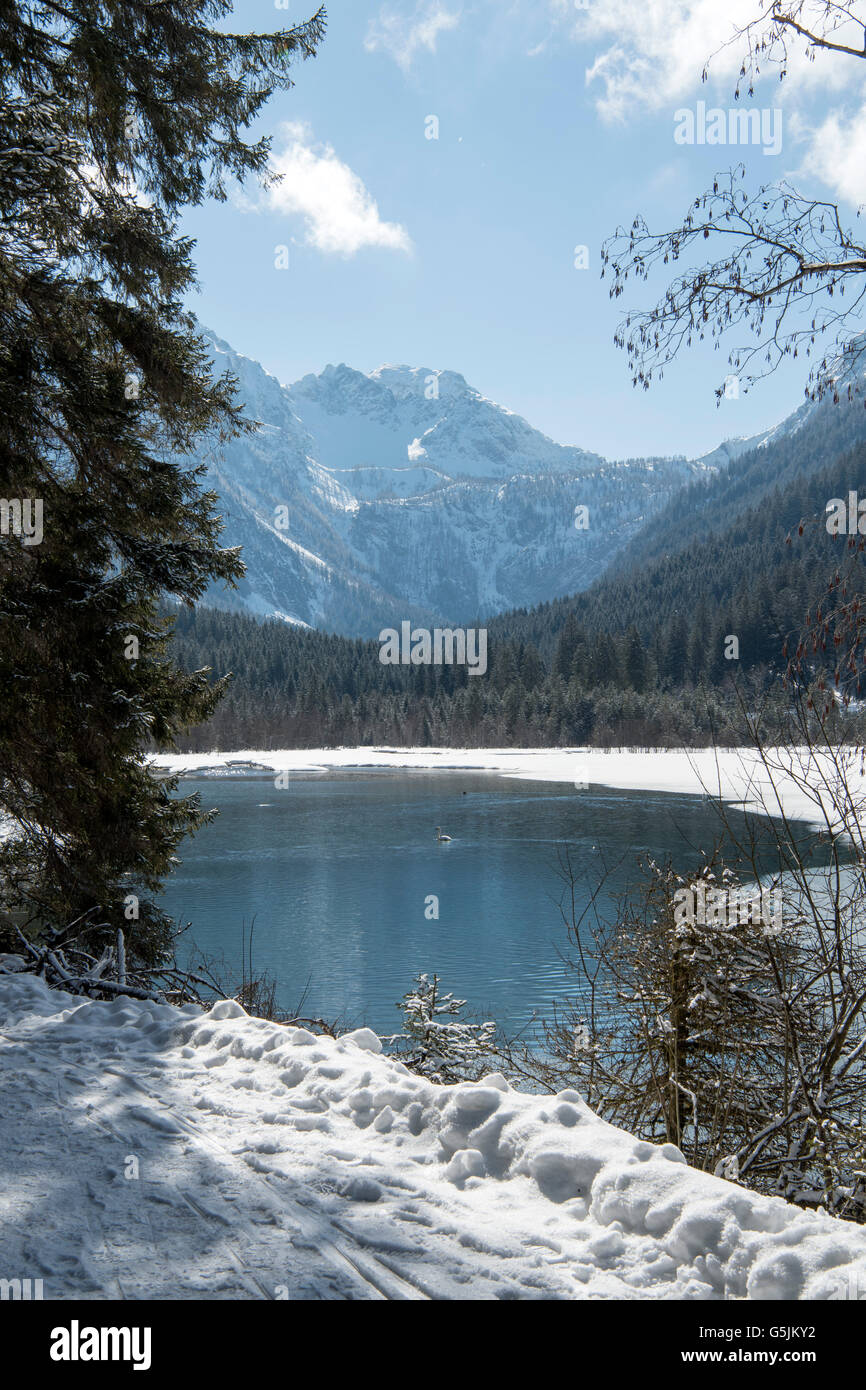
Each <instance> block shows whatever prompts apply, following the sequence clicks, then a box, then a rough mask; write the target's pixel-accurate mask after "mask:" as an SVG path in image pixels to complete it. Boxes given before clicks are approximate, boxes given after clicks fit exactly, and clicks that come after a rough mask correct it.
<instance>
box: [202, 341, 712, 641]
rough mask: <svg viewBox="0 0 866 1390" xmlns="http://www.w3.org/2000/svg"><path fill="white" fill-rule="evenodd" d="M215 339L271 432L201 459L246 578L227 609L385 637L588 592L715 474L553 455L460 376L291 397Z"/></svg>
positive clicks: (401, 376)
mask: <svg viewBox="0 0 866 1390" xmlns="http://www.w3.org/2000/svg"><path fill="white" fill-rule="evenodd" d="M206 336H207V337H208V339H209V340H210V341H211V343H212V350H213V357H214V362H215V365H216V368H217V370H218V371H220V372H223V371H226V370H228V371H231V372H232V373H233V374H234V375H235V376H237V378H238V381H239V385H240V392H239V394H240V398H241V400H242V401H243V402H244V404H245V412H246V414H247V416H248V417H250V418H251V419H253V420H255V421H257V422H258V427H257V429H256V431H255V433H254V434H252V435H247V436H245V437H243V438H241V439H237V440H234V441H232V442H231V443H229V444H228V445H225V446H219V447H217V446H208V447H207V448H206V449H204V450H203V457H204V458H205V460H206V461H207V464H208V470H209V475H210V476H209V483H210V485H212V486H213V487H214V488H215V490H216V491H217V492H218V493H219V496H220V499H221V507H222V511H223V514H224V516H225V519H226V532H225V536H224V541H225V544H227V545H242V546H243V554H244V560H245V562H246V565H247V575H246V579H245V580H244V581H243V583H242V585H241V586H240V588H239V589H238V590H237V591H235V592H234V593H230V592H227V591H226V590H224V589H220V590H215V591H212V592H211V594H209V596H208V601H209V602H213V603H216V604H218V605H219V606H222V607H230V608H240V609H243V610H245V611H247V612H252V613H259V614H277V615H279V616H281V617H283V618H285V619H286V620H287V621H290V622H295V623H304V624H309V625H310V626H314V627H320V628H325V629H329V630H332V631H336V632H340V633H344V634H347V635H353V636H371V635H376V634H377V633H378V632H379V630H380V629H381V628H382V627H383V626H385V625H393V624H395V623H398V622H400V621H401V620H403V619H407V618H408V619H411V620H413V621H415V622H424V623H427V624H428V625H430V624H433V623H441V622H443V621H446V622H452V623H456V622H464V623H465V622H470V621H471V620H472V619H474V618H476V617H488V616H491V615H493V614H495V613H499V612H503V611H505V610H507V609H509V608H514V607H522V606H524V605H531V604H536V603H539V602H541V601H543V600H546V599H552V598H554V597H557V596H560V595H563V594H568V593H574V592H576V591H578V590H580V589H583V588H585V587H586V586H587V585H588V584H590V583H591V582H592V581H593V580H594V579H595V578H596V577H597V576H598V575H599V574H600V573H601V572H602V571H603V570H604V569H605V568H606V567H607V565H608V564H609V562H610V561H611V559H613V558H614V556H615V555H616V554H617V553H618V552H619V550H620V549H621V548H622V546H623V545H625V543H626V542H627V541H628V540H629V539H630V538H631V537H632V536H633V535H634V534H635V532H636V531H637V530H638V529H639V528H640V527H641V526H642V525H643V524H644V523H645V522H646V521H647V519H648V518H649V517H651V516H653V515H654V514H655V513H656V512H657V511H658V510H659V509H660V508H661V507H662V506H663V505H664V504H665V503H666V502H667V501H669V499H670V497H671V496H672V494H673V493H674V492H675V491H676V490H677V489H678V488H679V487H681V486H682V485H683V483H685V482H687V481H689V480H690V479H691V478H693V477H694V476H695V475H696V474H698V473H701V472H704V471H706V465H704V464H703V463H688V462H686V461H685V460H683V459H648V460H637V461H629V462H628V463H610V462H607V461H606V460H604V459H602V458H600V457H599V456H598V455H596V454H591V453H587V452H586V450H583V449H579V448H574V447H566V446H563V445H561V444H557V443H555V442H554V441H553V440H552V439H549V438H548V437H547V436H546V435H544V434H542V433H540V432H539V431H538V430H535V429H533V428H532V426H531V425H529V424H528V423H527V422H526V420H524V419H522V418H521V416H519V415H515V414H513V413H512V412H511V411H509V410H506V409H504V408H503V407H502V406H499V405H496V404H495V403H494V402H493V401H490V400H488V399H487V398H486V397H484V396H482V395H481V394H480V393H479V392H478V391H476V390H474V389H473V388H472V387H471V386H469V385H468V383H467V382H466V381H465V379H464V378H463V377H462V376H461V375H460V374H459V373H458V372H450V371H434V370H432V369H428V368H424V367H420V368H412V367H404V366H387V367H381V368H379V370H378V371H374V372H371V373H369V374H368V375H365V374H364V373H362V372H358V371H354V370H353V369H352V368H350V367H347V366H342V365H341V366H337V367H333V366H329V367H326V368H325V370H324V371H323V372H322V373H321V374H320V375H318V376H313V375H310V376H306V377H304V378H302V380H300V381H298V382H296V383H295V384H294V385H291V386H281V385H280V383H279V382H278V381H277V380H276V378H275V377H273V376H271V375H269V373H268V372H266V371H265V370H264V368H263V367H261V366H260V365H259V364H258V363H257V362H254V361H252V360H251V359H250V358H246V357H242V356H241V355H239V354H238V353H236V352H235V351H234V350H233V349H232V348H231V347H230V346H229V345H228V343H226V342H224V341H222V340H221V339H220V338H218V337H216V335H215V334H212V333H210V332H207V331H206ZM577 507H585V508H587V509H588V517H587V518H586V522H587V524H586V526H585V528H584V527H580V528H579V527H578V526H577V525H576V524H575V508H577ZM582 519H583V518H579V520H582Z"/></svg>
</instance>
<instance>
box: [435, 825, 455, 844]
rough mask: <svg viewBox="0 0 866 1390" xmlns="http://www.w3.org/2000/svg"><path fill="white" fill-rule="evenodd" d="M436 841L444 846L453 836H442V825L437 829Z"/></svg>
mask: <svg viewBox="0 0 866 1390" xmlns="http://www.w3.org/2000/svg"><path fill="white" fill-rule="evenodd" d="M436 839H437V840H438V841H439V843H440V845H444V843H445V841H446V840H448V841H450V839H451V836H450V835H443V834H442V827H441V825H437V827H436Z"/></svg>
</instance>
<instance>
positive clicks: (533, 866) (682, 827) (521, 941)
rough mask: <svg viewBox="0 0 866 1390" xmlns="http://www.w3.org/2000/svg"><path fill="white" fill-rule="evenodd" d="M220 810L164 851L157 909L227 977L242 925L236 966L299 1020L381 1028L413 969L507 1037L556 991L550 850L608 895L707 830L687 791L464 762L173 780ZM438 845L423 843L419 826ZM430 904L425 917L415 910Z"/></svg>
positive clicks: (703, 811)
mask: <svg viewBox="0 0 866 1390" xmlns="http://www.w3.org/2000/svg"><path fill="white" fill-rule="evenodd" d="M193 791H197V792H199V793H200V794H201V798H202V805H203V806H205V807H211V806H214V807H218V808H219V811H220V815H219V817H218V818H217V820H216V821H215V822H214V823H213V824H212V825H209V826H206V827H204V829H202V830H201V831H200V832H199V834H198V835H197V836H196V837H195V839H193V840H190V841H186V842H185V844H184V846H183V848H182V857H183V863H182V865H181V866H180V867H179V868H178V869H177V871H176V872H175V874H174V875H173V876H172V878H171V880H170V881H169V883H168V885H167V888H166V891H165V894H164V897H163V906H164V907H165V909H166V910H167V911H168V912H170V913H171V914H172V915H173V916H174V917H176V918H179V919H182V920H184V921H186V920H190V921H191V922H192V924H193V925H192V929H191V932H190V933H189V938H191V940H190V941H189V945H188V946H187V947H186V948H185V952H182V953H181V955H182V958H184V956H186V958H188V954H189V950H190V949H191V947H192V946H194V947H195V948H197V949H198V950H199V951H201V952H203V953H205V954H206V955H208V956H222V957H224V958H225V960H226V962H227V963H228V964H229V965H230V966H231V967H232V968H233V969H234V970H235V972H236V974H237V975H238V976H239V975H240V964H241V949H242V947H241V941H242V929H243V923H244V922H246V924H247V926H248V925H249V923H250V921H251V919H252V918H255V934H254V938H253V964H254V969H255V972H256V973H259V972H262V971H268V972H270V973H272V974H273V975H274V976H275V977H276V979H277V982H278V986H279V989H278V998H279V1000H280V1002H281V1004H282V1005H283V1006H284V1007H286V1008H287V1009H292V1010H293V1009H295V1008H296V1007H297V1004H298V1002H299V1000H300V998H301V996H302V994H303V993H304V991H305V989H306V991H307V993H306V1000H305V1003H304V1008H303V1012H304V1014H306V1015H307V1016H320V1017H324V1018H327V1019H334V1018H340V1019H341V1020H342V1021H343V1022H346V1023H348V1024H349V1025H351V1026H360V1025H361V1024H363V1023H366V1024H369V1025H370V1026H371V1027H372V1028H375V1029H376V1030H377V1031H379V1032H385V1033H389V1032H394V1031H396V1030H397V1029H398V1028H399V1023H400V1015H399V1012H398V1010H397V1009H396V1008H395V1004H396V1001H397V1000H398V999H400V998H401V996H402V995H403V994H404V993H405V992H406V990H407V989H408V988H409V986H410V984H411V982H412V979H413V977H414V976H415V975H416V974H417V973H418V972H419V971H422V970H423V971H426V972H427V973H428V974H432V973H433V972H434V971H435V972H437V973H438V974H439V975H440V977H441V979H442V982H443V986H444V987H445V988H446V989H448V990H451V991H453V992H454V993H455V994H456V995H458V996H459V997H461V998H465V999H467V1000H468V1001H469V1006H470V1008H471V1009H472V1010H473V1011H477V1012H478V1013H480V1014H483V1015H484V1017H486V1018H495V1019H497V1021H499V1022H500V1023H501V1024H503V1025H504V1026H506V1027H507V1028H508V1029H510V1030H514V1029H517V1028H521V1027H523V1026H525V1025H527V1024H529V1023H530V1020H531V1019H532V1017H533V1013H534V1012H536V1013H537V1014H539V1015H541V1016H544V1015H549V1014H550V1012H551V1008H552V1005H553V1003H554V1001H557V1000H560V1001H561V1000H562V999H564V998H566V997H568V995H569V993H573V992H574V977H573V976H572V975H570V974H569V972H568V970H567V968H566V966H565V964H564V962H563V960H562V958H561V956H560V952H561V951H563V950H565V949H566V948H567V937H566V932H565V928H564V926H563V923H562V918H561V916H560V911H559V907H558V903H559V901H560V899H561V898H562V893H563V884H562V882H561V880H560V879H559V878H558V876H557V858H558V853H561V852H562V850H563V848H564V847H565V846H566V845H567V846H568V847H569V853H570V855H571V857H572V860H573V863H574V866H575V868H576V869H577V870H578V871H579V872H580V873H581V874H584V875H585V876H586V878H585V882H584V886H583V889H582V893H583V897H584V900H585V899H586V896H588V893H589V891H590V885H591V884H593V883H595V882H596V881H597V879H598V876H599V874H600V873H601V870H602V864H606V865H607V866H608V867H609V869H610V870H611V872H610V879H609V885H610V889H611V891H612V892H614V893H615V892H616V891H617V890H618V889H622V888H623V887H624V886H625V885H626V884H628V883H632V882H634V881H635V879H636V877H637V872H636V861H637V858H638V856H639V855H640V854H641V852H646V851H649V852H651V853H652V854H653V855H654V856H656V857H657V858H663V857H664V856H665V854H667V853H670V854H672V855H674V857H675V860H676V863H677V866H678V867H687V868H688V867H692V866H694V865H696V864H697V861H698V849H700V848H706V849H709V848H710V847H711V846H712V845H713V843H714V842H715V840H716V839H717V837H718V834H719V829H720V827H719V821H718V817H717V815H716V814H715V812H714V811H713V808H712V806H711V805H709V804H707V803H704V802H702V801H701V799H700V798H696V797H688V796H672V795H669V794H665V793H652V792H624V791H611V790H608V789H606V788H603V787H597V786H596V787H590V788H588V789H584V790H577V789H575V788H574V787H573V786H572V785H571V784H570V783H569V784H560V783H541V782H529V781H520V780H514V779H508V778H504V777H499V776H495V775H493V774H490V773H475V772H453V773H451V772H435V773H427V772H405V773H397V772H392V771H386V772H375V771H369V772H366V771H362V772H351V773H339V772H335V773H325V774H306V775H304V774H298V775H295V774H292V775H291V778H290V782H289V786H288V788H286V789H282V790H277V789H276V788H275V787H274V779H273V776H272V775H268V776H265V775H262V776H258V775H250V774H245V775H233V776H225V775H222V776H219V777H216V776H200V777H197V778H186V779H184V780H183V781H182V782H181V783H180V785H179V792H180V793H182V794H183V795H188V794H189V793H190V792H193ZM437 825H439V826H441V827H442V829H443V831H444V832H446V833H448V834H449V835H451V836H452V837H453V838H452V840H451V842H450V843H449V844H439V843H437V840H436V826H437ZM434 897H435V898H437V899H438V913H439V915H438V920H437V919H435V918H433V917H431V916H428V915H427V914H428V913H429V912H430V911H431V905H430V902H429V900H430V899H431V898H434Z"/></svg>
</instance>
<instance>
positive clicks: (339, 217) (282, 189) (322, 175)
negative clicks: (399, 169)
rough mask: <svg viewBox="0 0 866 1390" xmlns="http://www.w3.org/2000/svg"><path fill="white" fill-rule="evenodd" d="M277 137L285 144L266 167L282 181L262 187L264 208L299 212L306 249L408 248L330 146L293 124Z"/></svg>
mask: <svg viewBox="0 0 866 1390" xmlns="http://www.w3.org/2000/svg"><path fill="white" fill-rule="evenodd" d="M280 134H281V136H282V138H283V140H284V142H285V143H284V146H283V148H282V149H281V150H279V151H277V152H276V153H274V154H273V155H272V157H271V168H272V169H273V170H274V172H275V173H277V174H281V175H282V179H281V181H280V182H279V183H276V184H274V185H273V186H272V187H270V188H268V189H267V191H266V194H265V199H266V205H267V206H268V207H270V208H271V209H272V210H274V211H276V212H283V213H286V214H290V215H295V214H300V215H301V216H302V217H303V218H304V220H305V223H306V241H307V244H308V245H310V246H315V247H316V249H317V250H319V251H325V252H329V253H331V254H337V255H343V256H354V255H355V253H356V252H358V251H361V250H363V248H364V247H367V246H382V247H385V248H387V249H388V250H391V251H410V250H411V249H412V242H411V239H410V237H409V233H408V232H407V231H406V228H405V227H403V226H401V225H400V224H399V223H397V222H384V221H383V220H382V218H381V217H380V215H379V208H378V205H377V203H376V200H375V198H374V197H373V196H372V194H371V193H370V192H369V191H368V189H367V188H366V186H365V184H364V182H363V180H362V179H360V178H359V177H358V175H357V174H356V173H355V172H354V171H353V170H352V169H350V168H349V166H348V164H344V163H343V161H342V160H341V159H339V158H338V156H337V154H336V152H335V151H334V149H333V148H332V146H330V145H318V146H316V145H314V143H313V139H312V133H311V131H310V129H309V127H308V126H306V125H303V124H301V123H298V122H292V123H287V124H285V125H283V126H282V127H281V128H280Z"/></svg>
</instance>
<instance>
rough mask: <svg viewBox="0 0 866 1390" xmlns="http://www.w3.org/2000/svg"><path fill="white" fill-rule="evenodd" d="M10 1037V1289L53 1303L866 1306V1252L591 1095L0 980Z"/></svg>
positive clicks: (4, 1199) (0, 1258)
mask: <svg viewBox="0 0 866 1390" xmlns="http://www.w3.org/2000/svg"><path fill="white" fill-rule="evenodd" d="M2 964H3V958H0V971H2ZM14 964H15V962H14V959H12V958H6V965H7V967H8V968H10V969H12V968H14ZM0 1019H2V1027H0V1085H2V1092H3V1097H4V1104H3V1107H2V1114H0V1153H2V1154H3V1158H4V1164H5V1174H4V1181H3V1183H2V1184H0V1276H2V1277H5V1278H14V1277H19V1278H27V1277H30V1278H42V1279H43V1280H44V1293H45V1297H46V1298H64V1297H68V1298H71V1297H89V1298H107V1297H121V1296H122V1297H126V1298H169V1299H183V1298H202V1297H205V1298H247V1297H253V1298H274V1297H276V1298H284V1297H289V1298H306V1299H334V1298H373V1299H379V1298H389V1299H390V1298H409V1299H424V1298H447V1299H465V1298H472V1299H479V1298H480V1299H491V1298H492V1299H496V1298H518V1299H539V1298H556V1299H574V1298H624V1299H642V1298H652V1299H723V1298H737V1299H741V1298H751V1299H788V1298H791V1299H829V1298H843V1297H852V1296H853V1297H856V1296H858V1291H859V1296H860V1297H864V1296H866V1232H864V1230H863V1229H862V1228H858V1227H855V1226H852V1225H850V1224H847V1223H845V1222H840V1221H837V1220H834V1219H832V1218H830V1217H827V1216H821V1215H813V1214H808V1213H804V1212H801V1211H799V1210H797V1209H796V1208H794V1207H790V1206H788V1205H787V1204H786V1203H784V1202H782V1201H780V1200H777V1199H770V1198H763V1197H758V1196H755V1195H753V1194H751V1193H749V1192H748V1191H746V1190H745V1189H743V1188H741V1187H738V1186H737V1185H735V1184H732V1183H728V1182H724V1181H722V1180H720V1179H717V1178H714V1177H711V1176H709V1175H706V1174H702V1173H698V1172H696V1171H694V1170H692V1169H690V1168H688V1167H687V1166H686V1165H685V1163H684V1160H683V1157H682V1155H681V1154H680V1153H679V1152H678V1150H676V1149H675V1148H673V1146H671V1145H663V1146H662V1147H656V1146H654V1145H652V1144H647V1143H642V1142H639V1141H638V1140H636V1139H634V1138H632V1137H631V1136H629V1135H628V1134H626V1133H624V1132H623V1131H621V1130H619V1129H615V1128H613V1127H612V1126H610V1125H608V1124H605V1123H604V1122H603V1121H601V1120H599V1119H598V1118H597V1117H596V1116H595V1115H594V1114H593V1113H592V1112H591V1111H590V1110H589V1109H588V1108H587V1106H586V1105H585V1104H584V1102H583V1101H582V1099H581V1098H580V1096H579V1095H577V1093H576V1092H574V1091H564V1092H562V1093H561V1094H560V1095H558V1096H555V1097H539V1096H532V1095H526V1094H522V1093H519V1092H516V1091H514V1090H512V1089H511V1088H510V1087H509V1086H508V1084H507V1083H506V1082H505V1081H504V1080H503V1078H502V1077H501V1076H499V1075H491V1076H488V1077H486V1078H485V1079H484V1080H483V1081H482V1082H480V1083H478V1084H472V1085H470V1084H464V1085H457V1086H436V1085H434V1084H432V1083H430V1082H429V1081H426V1080H424V1079H422V1078H420V1077H417V1076H414V1075H412V1074H411V1073H409V1072H408V1071H407V1070H406V1069H405V1068H404V1067H403V1066H402V1064H400V1063H398V1062H395V1061H393V1060H391V1059H389V1058H387V1057H385V1056H383V1055H382V1051H381V1043H380V1041H379V1039H378V1038H377V1037H376V1036H375V1034H373V1033H371V1032H370V1031H369V1030H368V1029H360V1030H358V1031H357V1032H355V1033H350V1034H347V1035H346V1036H344V1037H342V1038H339V1039H338V1040H332V1039H329V1038H320V1037H315V1036H314V1035H313V1034H312V1033H310V1032H307V1031H306V1030H305V1029H304V1028H282V1027H278V1026H276V1025H274V1024H270V1023H267V1022H264V1021H263V1020H261V1019H255V1018H250V1017H248V1016H247V1015H246V1014H245V1013H244V1011H243V1009H242V1008H241V1007H240V1006H239V1005H238V1004H236V1003H233V1002H222V1003H219V1004H216V1005H215V1006H214V1007H213V1008H212V1009H211V1010H210V1011H209V1012H202V1011H201V1010H199V1009H196V1008H194V1007H191V1006H188V1007H186V1008H184V1009H176V1008H173V1007H171V1006H168V1005H154V1004H148V1003H141V1002H138V1001H134V1000H129V999H118V1000H116V1001H114V1002H111V1003H93V1002H87V1001H81V1000H76V999H73V998H71V997H70V996H68V995H65V994H62V993H58V992H53V991H51V990H49V989H48V988H47V987H46V986H45V985H44V984H43V983H42V982H41V981H38V980H36V979H34V978H32V977H31V976H28V975H24V974H14V973H12V974H9V973H5V974H4V973H0Z"/></svg>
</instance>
